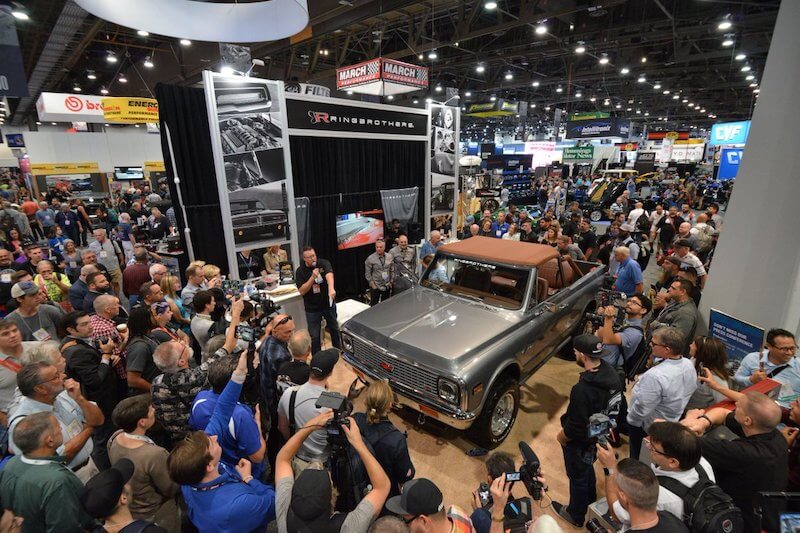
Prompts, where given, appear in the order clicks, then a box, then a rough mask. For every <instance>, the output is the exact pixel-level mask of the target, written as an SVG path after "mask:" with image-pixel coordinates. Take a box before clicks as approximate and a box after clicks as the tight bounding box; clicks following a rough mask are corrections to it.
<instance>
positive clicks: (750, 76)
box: [744, 74, 755, 81]
mask: <svg viewBox="0 0 800 533" xmlns="http://www.w3.org/2000/svg"><path fill="white" fill-rule="evenodd" d="M744 79H746V80H747V81H750V80H753V79H755V76H753V75H752V74H748V75H747V76H745V78H744Z"/></svg>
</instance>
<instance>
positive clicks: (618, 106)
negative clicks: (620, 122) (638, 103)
mask: <svg viewBox="0 0 800 533" xmlns="http://www.w3.org/2000/svg"><path fill="white" fill-rule="evenodd" d="M614 107H616V108H617V109H621V108H622V104H617V105H616V106H614Z"/></svg>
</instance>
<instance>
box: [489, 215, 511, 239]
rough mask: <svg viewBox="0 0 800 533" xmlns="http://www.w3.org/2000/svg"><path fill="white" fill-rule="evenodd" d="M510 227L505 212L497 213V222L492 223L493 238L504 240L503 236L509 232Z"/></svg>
mask: <svg viewBox="0 0 800 533" xmlns="http://www.w3.org/2000/svg"><path fill="white" fill-rule="evenodd" d="M508 226H509V224H508V222H506V213H505V211H500V212H499V213H497V220H496V221H495V222H492V237H496V238H498V239H502V238H503V235H505V234H506V232H507V231H508Z"/></svg>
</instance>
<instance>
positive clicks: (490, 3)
mask: <svg viewBox="0 0 800 533" xmlns="http://www.w3.org/2000/svg"><path fill="white" fill-rule="evenodd" d="M483 8H484V9H488V10H489V11H491V10H492V9H497V2H493V1H492V0H489V1H488V2H486V3H485V4H483Z"/></svg>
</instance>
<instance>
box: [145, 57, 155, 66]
mask: <svg viewBox="0 0 800 533" xmlns="http://www.w3.org/2000/svg"><path fill="white" fill-rule="evenodd" d="M154 66H155V65H154V64H153V62H152V61H151V60H150V56H147V57H145V58H144V67H145V68H153V67H154Z"/></svg>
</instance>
